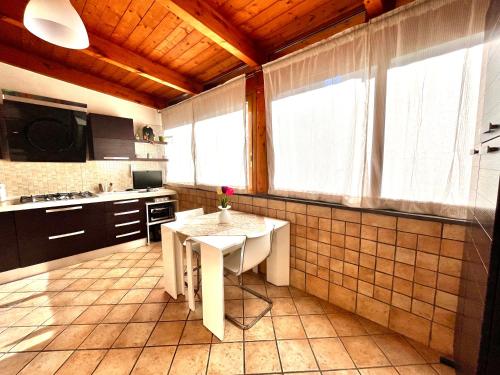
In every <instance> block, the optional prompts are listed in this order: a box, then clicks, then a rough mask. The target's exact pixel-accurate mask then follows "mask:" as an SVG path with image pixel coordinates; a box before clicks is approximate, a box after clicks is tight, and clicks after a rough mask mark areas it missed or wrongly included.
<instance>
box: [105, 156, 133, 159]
mask: <svg viewBox="0 0 500 375" xmlns="http://www.w3.org/2000/svg"><path fill="white" fill-rule="evenodd" d="M103 159H104V160H130V157H129V156H105V157H103Z"/></svg>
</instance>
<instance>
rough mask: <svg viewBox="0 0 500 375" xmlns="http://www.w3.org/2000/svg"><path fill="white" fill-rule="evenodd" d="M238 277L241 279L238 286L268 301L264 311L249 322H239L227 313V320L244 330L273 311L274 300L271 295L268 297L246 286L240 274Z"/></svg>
mask: <svg viewBox="0 0 500 375" xmlns="http://www.w3.org/2000/svg"><path fill="white" fill-rule="evenodd" d="M238 279H239V284H240V285H238V287H239V288H240V289H242V290H244V291H246V292H248V293H250V294H253V295H254V296H255V297H257V298H260V299H261V300H263V301H265V302H267V306H266V308H265V309H264V310H262V312H261V313H260V314H259V315H258V316H257V317H256V318H255V319H253V320H252V321H251V322H250V323H248V324H242V323H240V322H238V320H237V319H236V318H234V317H232V316H230V315H228V314H226V319H227V320H229V321H230V322H231V323H233V324H234V325H235V326H237V327H239V328H241V329H243V330H247V329H250V328H252V327H253V326H254V325H255V324H256V323H257V322H258V321H259V320H260V319H262V317H264V316H265V315H266V314H267V313H268V312H269V311H271V309H272V308H273V301H272V300H271V299H270V298H269V297H266V296H264V295H262V294H260V293H258V292H256V291H255V290H252V289H250V288H248V287H246V286H244V285H243V283H242V279H241V276H239V277H238ZM243 319H244V317H243Z"/></svg>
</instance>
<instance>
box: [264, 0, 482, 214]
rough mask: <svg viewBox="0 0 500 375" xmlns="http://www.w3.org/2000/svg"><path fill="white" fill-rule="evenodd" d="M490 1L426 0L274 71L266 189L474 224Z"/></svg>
mask: <svg viewBox="0 0 500 375" xmlns="http://www.w3.org/2000/svg"><path fill="white" fill-rule="evenodd" d="M479 2H480V3H481V6H478V5H479ZM486 3H487V1H482V0H481V1H479V0H478V1H477V2H463V1H459V0H441V1H434V2H433V1H430V2H417V3H415V4H414V5H413V6H408V7H406V8H401V9H400V10H399V11H396V12H394V13H392V14H388V15H386V16H382V17H380V18H376V19H374V20H372V21H370V22H369V23H368V24H367V25H363V26H359V27H356V28H354V29H353V30H352V31H349V32H345V33H341V34H340V35H338V36H334V37H332V38H330V39H329V40H326V41H324V42H321V43H318V44H317V45H313V46H311V47H309V48H307V49H305V50H303V51H300V52H297V53H295V54H292V55H291V56H288V57H284V58H282V59H279V60H277V61H274V62H271V63H269V64H267V65H265V66H264V67H263V70H264V82H265V95H266V106H267V116H268V117H267V127H268V149H269V153H268V169H269V185H270V187H269V192H270V193H271V194H277V195H282V196H292V197H299V198H306V199H315V200H324V201H329V202H336V203H343V204H346V205H350V206H356V207H371V208H383V209H395V210H400V211H407V212H418V213H426V214H433V215H441V216H448V217H459V218H463V217H465V214H466V212H467V209H466V206H467V204H468V193H469V184H470V179H471V170H472V159H471V157H470V155H469V150H470V149H471V148H472V144H473V142H474V132H475V125H476V118H477V112H478V104H479V88H480V75H481V64H482V61H481V60H482V45H481V43H482V39H483V38H482V33H483V31H484V16H485V12H486V9H487V7H486V6H485V5H486Z"/></svg>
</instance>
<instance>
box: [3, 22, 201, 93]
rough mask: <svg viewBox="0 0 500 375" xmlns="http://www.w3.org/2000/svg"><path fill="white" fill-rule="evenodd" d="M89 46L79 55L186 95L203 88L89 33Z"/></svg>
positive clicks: (12, 23) (20, 23)
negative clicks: (82, 54)
mask: <svg viewBox="0 0 500 375" xmlns="http://www.w3.org/2000/svg"><path fill="white" fill-rule="evenodd" d="M0 20H1V21H3V22H5V23H8V24H11V25H14V26H16V27H18V28H22V29H24V25H23V23H22V22H21V21H19V20H17V19H14V18H11V17H9V16H7V15H3V14H0ZM89 41H90V46H89V48H87V49H83V50H79V52H80V53H84V54H86V55H89V56H92V57H93V58H95V59H98V60H102V61H105V62H107V63H109V64H112V65H114V66H117V67H119V68H121V69H124V70H126V71H129V72H131V73H134V74H137V75H140V76H141V77H144V78H146V79H149V80H152V81H155V82H157V83H159V84H162V85H164V86H168V87H171V88H174V89H176V90H179V91H181V92H185V93H188V94H197V93H200V92H201V91H202V89H203V86H202V85H201V84H200V83H198V82H193V81H192V80H190V79H188V78H187V77H185V76H183V75H182V74H180V73H178V72H176V71H174V70H171V69H168V68H166V67H164V66H163V65H160V64H157V63H155V62H153V61H151V60H148V59H147V58H145V57H142V56H140V55H138V54H136V53H134V52H132V51H130V50H128V49H126V48H123V47H120V46H118V45H116V44H114V43H112V42H110V41H108V40H106V39H103V38H101V37H99V36H97V35H94V34H91V33H89Z"/></svg>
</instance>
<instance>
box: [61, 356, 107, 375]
mask: <svg viewBox="0 0 500 375" xmlns="http://www.w3.org/2000/svg"><path fill="white" fill-rule="evenodd" d="M106 352H107V351H106V350H77V351H75V352H73V354H71V356H70V357H69V358H68V359H67V360H66V362H64V364H63V365H62V366H61V367H60V368H59V370H58V371H57V372H56V375H90V374H92V373H93V372H94V370H95V369H96V367H97V365H98V364H99V362H101V360H102V359H103V358H104V356H105V355H106Z"/></svg>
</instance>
